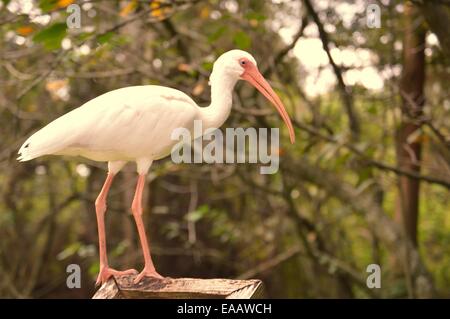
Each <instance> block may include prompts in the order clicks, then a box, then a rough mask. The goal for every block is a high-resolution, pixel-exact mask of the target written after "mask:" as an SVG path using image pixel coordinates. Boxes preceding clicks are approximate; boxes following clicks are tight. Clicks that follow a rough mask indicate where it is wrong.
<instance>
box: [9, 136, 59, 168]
mask: <svg viewBox="0 0 450 319" xmlns="http://www.w3.org/2000/svg"><path fill="white" fill-rule="evenodd" d="M42 133H43V132H42V130H40V131H37V132H36V133H34V134H33V135H32V136H30V137H29V138H28V139H27V140H26V141H25V143H23V145H22V146H21V147H20V149H19V152H18V154H19V157H17V160H18V161H19V162H26V161H30V160H32V159H34V158H36V157H40V156H43V155H47V154H51V153H53V152H54V151H55V147H54V145H52V144H53V143H51V141H49V140H48V139H45V138H44V139H43V137H44V136H45V135H46V134H42ZM49 142H50V143H49Z"/></svg>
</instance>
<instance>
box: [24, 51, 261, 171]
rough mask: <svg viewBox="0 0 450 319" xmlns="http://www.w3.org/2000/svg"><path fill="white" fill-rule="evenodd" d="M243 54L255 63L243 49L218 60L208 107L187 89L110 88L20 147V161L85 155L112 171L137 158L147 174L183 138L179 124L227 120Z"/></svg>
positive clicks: (210, 124)
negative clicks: (179, 135) (176, 137)
mask: <svg viewBox="0 0 450 319" xmlns="http://www.w3.org/2000/svg"><path fill="white" fill-rule="evenodd" d="M243 58H245V59H247V60H248V61H250V62H251V63H253V64H254V65H255V66H256V61H255V59H254V58H253V57H252V56H251V55H250V54H249V53H247V52H245V51H241V50H231V51H228V52H226V53H224V54H222V55H221V56H220V57H219V58H218V59H217V61H216V62H215V63H214V66H213V72H212V73H211V76H210V84H211V104H210V105H209V106H208V107H199V106H197V104H196V103H195V102H194V101H193V100H192V99H191V98H190V97H189V96H188V95H186V94H185V93H183V92H181V91H178V90H175V89H172V88H168V87H163V86H156V85H146V86H132V87H126V88H122V89H118V90H114V91H110V92H108V93H105V94H103V95H100V96H98V97H96V98H94V99H92V100H90V101H88V102H87V103H85V104H83V105H82V106H80V107H79V108H76V109H74V110H73V111H71V112H69V113H67V114H65V115H63V116H61V117H59V118H57V119H56V120H54V121H53V122H51V123H50V124H48V125H47V126H45V127H44V128H42V129H41V130H39V131H37V132H36V133H34V134H33V135H32V136H31V137H30V138H28V139H27V140H26V141H25V143H24V144H23V145H22V147H21V148H20V150H19V157H18V160H19V161H29V160H32V159H34V158H36V157H39V156H43V155H50V154H54V155H72V156H83V157H86V158H89V159H92V160H96V161H108V162H109V166H110V170H113V171H119V170H120V168H121V167H122V166H123V165H124V163H125V162H127V161H136V163H137V166H138V171H139V172H140V173H146V171H147V170H148V168H149V166H150V165H151V163H152V161H153V160H156V159H160V158H162V157H165V156H167V155H169V154H170V151H171V149H172V147H173V146H174V145H175V144H177V143H178V141H177V140H173V139H172V138H171V135H172V134H171V133H172V132H173V131H174V130H175V129H177V128H186V129H188V130H190V131H191V132H192V130H193V126H194V120H197V119H198V120H202V122H203V129H204V130H206V129H208V128H211V127H219V126H221V125H222V124H223V123H224V121H225V120H226V118H227V117H228V115H229V113H230V110H231V104H232V90H233V88H234V86H235V84H236V82H237V81H238V80H239V79H240V78H241V75H242V74H243V72H244V68H243V67H242V65H241V64H240V60H241V59H243ZM191 136H194V134H191Z"/></svg>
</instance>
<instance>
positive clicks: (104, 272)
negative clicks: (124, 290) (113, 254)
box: [95, 267, 138, 286]
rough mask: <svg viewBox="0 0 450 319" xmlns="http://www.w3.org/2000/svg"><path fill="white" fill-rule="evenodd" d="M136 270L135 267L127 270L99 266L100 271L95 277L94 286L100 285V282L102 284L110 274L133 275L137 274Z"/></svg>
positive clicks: (115, 275)
mask: <svg viewBox="0 0 450 319" xmlns="http://www.w3.org/2000/svg"><path fill="white" fill-rule="evenodd" d="M137 273H138V272H137V270H135V269H127V270H122V271H120V270H115V269H112V268H109V267H100V272H99V274H98V277H97V282H96V283H95V285H96V286H98V285H100V284H104V283H105V282H107V281H108V279H109V278H110V277H111V276H114V277H120V276H124V275H135V274H137Z"/></svg>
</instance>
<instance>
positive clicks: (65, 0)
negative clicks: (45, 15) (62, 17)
mask: <svg viewBox="0 0 450 319" xmlns="http://www.w3.org/2000/svg"><path fill="white" fill-rule="evenodd" d="M73 2H74V0H58V3H57V6H58V8H65V7H67V6H69V5H71V4H72V3H73Z"/></svg>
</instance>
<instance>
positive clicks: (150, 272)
mask: <svg viewBox="0 0 450 319" xmlns="http://www.w3.org/2000/svg"><path fill="white" fill-rule="evenodd" d="M144 277H153V278H158V279H163V278H164V277H163V276H161V275H160V274H158V273H157V272H156V270H155V268H144V270H142V271H141V272H140V273H139V275H137V276H136V278H135V279H134V283H135V284H137V283H139V282H140V281H141V280H142V278H144Z"/></svg>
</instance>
